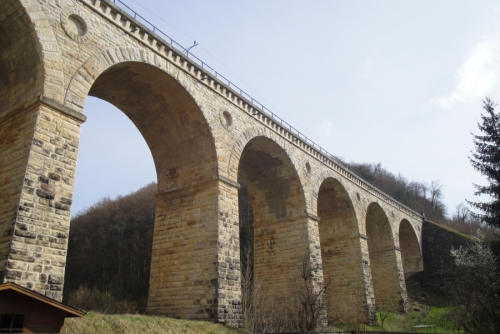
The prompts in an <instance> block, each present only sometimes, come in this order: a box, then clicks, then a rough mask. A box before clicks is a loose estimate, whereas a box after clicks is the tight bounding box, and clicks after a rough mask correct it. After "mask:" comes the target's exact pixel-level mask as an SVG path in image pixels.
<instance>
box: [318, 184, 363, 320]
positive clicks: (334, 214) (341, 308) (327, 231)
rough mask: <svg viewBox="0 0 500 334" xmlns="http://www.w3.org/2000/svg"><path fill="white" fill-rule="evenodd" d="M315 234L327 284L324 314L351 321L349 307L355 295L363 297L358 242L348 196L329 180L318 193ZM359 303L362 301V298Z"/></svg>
mask: <svg viewBox="0 0 500 334" xmlns="http://www.w3.org/2000/svg"><path fill="white" fill-rule="evenodd" d="M317 213H318V217H319V219H320V221H319V235H320V244H321V259H322V261H323V276H324V280H325V283H326V284H328V283H329V284H330V290H329V292H328V294H327V314H328V319H329V320H330V321H339V319H340V321H341V322H350V321H352V318H351V313H352V312H350V310H349V308H351V307H352V300H353V298H354V297H355V295H356V294H357V293H359V294H360V295H364V293H363V292H364V291H365V287H364V274H363V268H362V267H361V266H353V265H352V264H353V263H361V262H362V259H361V241H360V237H359V231H358V222H357V219H356V215H355V212H354V208H353V205H352V202H351V199H350V197H349V194H348V193H347V191H346V190H345V188H344V187H343V186H342V185H341V183H340V182H339V181H338V180H336V179H334V178H333V177H328V178H326V179H324V180H323V182H322V183H321V186H320V188H319V191H318V209H317ZM362 299H363V304H364V305H365V306H366V299H365V298H364V296H363V298H362Z"/></svg>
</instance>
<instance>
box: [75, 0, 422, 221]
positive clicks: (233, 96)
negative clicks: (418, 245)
mask: <svg viewBox="0 0 500 334" xmlns="http://www.w3.org/2000/svg"><path fill="white" fill-rule="evenodd" d="M79 1H80V2H82V3H84V4H85V5H87V6H88V7H90V8H91V9H92V10H94V11H95V12H96V13H98V14H99V15H101V16H102V17H104V18H106V19H107V20H108V21H110V22H111V23H112V24H114V25H116V26H117V27H119V28H120V29H122V30H123V31H124V32H125V33H126V34H128V35H130V36H131V37H132V38H134V39H136V40H137V41H138V42H140V43H141V44H143V45H144V46H145V47H147V48H149V49H150V50H152V51H153V52H155V53H156V54H158V55H160V56H161V57H163V58H165V59H166V60H168V61H169V62H170V63H172V64H173V65H174V66H176V67H178V68H179V69H181V70H182V71H184V72H186V73H187V74H189V75H191V76H192V77H194V78H195V79H197V80H199V81H200V82H201V83H203V84H204V85H205V86H206V87H207V88H209V89H211V90H213V91H214V92H216V93H217V94H219V95H221V96H223V97H224V98H225V99H226V100H228V101H229V102H231V103H232V104H234V105H236V106H237V107H238V108H240V109H241V110H243V111H245V112H246V113H247V114H249V115H251V116H253V117H254V118H255V119H256V120H257V121H259V122H260V123H261V124H263V125H264V126H266V127H267V128H269V129H270V130H272V131H273V132H275V133H277V134H278V135H279V136H280V137H282V138H284V139H285V140H287V141H288V142H289V143H290V144H291V145H293V146H295V147H296V148H298V149H300V150H302V151H304V152H306V153H307V154H308V155H309V156H312V157H313V158H315V159H316V160H318V161H320V162H321V163H323V164H324V165H326V166H328V167H329V168H330V169H332V170H333V171H335V172H337V173H338V174H340V175H342V176H343V177H345V178H346V179H347V180H348V181H350V182H352V183H354V184H356V185H357V186H358V187H360V188H362V189H363V190H365V191H367V192H369V193H370V194H372V195H373V196H375V197H377V198H379V199H381V200H383V201H384V202H385V203H387V204H389V205H390V206H392V207H394V208H396V209H398V210H399V211H401V212H404V213H405V214H407V215H408V216H410V217H412V218H414V219H416V220H420V219H421V215H420V214H418V213H417V212H415V211H414V210H412V209H410V208H409V207H407V206H406V205H404V204H402V203H400V202H398V201H396V200H394V199H393V198H391V197H390V196H389V195H387V194H385V193H384V192H383V191H381V190H379V189H377V188H376V187H375V186H373V185H371V184H370V183H369V182H367V181H365V180H363V179H362V178H360V177H359V176H357V175H356V174H355V173H353V172H352V171H350V170H349V168H347V167H345V166H344V165H343V164H342V163H340V162H339V161H338V159H336V158H335V157H334V156H333V155H331V154H329V153H328V152H327V151H325V150H324V149H322V148H321V147H319V146H318V145H316V144H315V143H313V142H312V141H311V140H309V139H308V138H307V137H305V136H303V135H302V134H301V133H300V132H298V131H296V130H295V131H294V129H293V128H292V127H291V126H290V125H289V124H287V123H286V122H284V121H283V120H281V119H279V118H278V117H277V116H276V115H274V114H273V113H272V112H271V111H269V110H266V108H265V107H264V106H263V105H261V104H260V103H258V102H257V101H255V100H254V99H253V98H252V97H251V96H249V95H247V94H246V93H244V92H243V91H242V90H241V89H239V92H238V91H236V90H235V89H234V88H232V87H231V85H232V84H231V82H230V81H229V80H227V79H225V78H224V77H223V76H221V75H220V74H218V73H217V72H216V71H215V70H213V69H212V68H210V67H209V66H208V65H206V64H205V63H203V62H202V61H201V60H199V59H198V61H200V63H201V64H198V63H197V62H196V59H193V58H190V57H188V56H187V54H188V53H189V52H187V54H186V55H184V54H183V52H182V51H181V50H179V49H178V48H176V47H175V46H174V44H177V43H176V42H175V41H174V40H172V39H170V43H169V42H168V41H167V40H166V39H165V38H162V37H161V36H160V35H159V33H157V32H156V31H158V32H160V31H159V30H157V29H156V28H155V27H153V30H151V29H150V28H148V27H147V26H146V25H145V24H143V23H142V22H140V21H139V20H138V19H136V18H134V17H133V16H132V15H130V14H129V13H127V12H126V11H125V10H123V9H121V8H120V7H118V6H117V5H115V4H114V3H112V2H111V1H110V0H79ZM162 34H163V33H162ZM165 36H166V35H165ZM166 37H167V38H169V37H168V36H166ZM177 45H178V46H179V47H180V48H182V46H180V45H179V44H177ZM186 51H187V50H186ZM211 71H212V72H213V74H212V72H211ZM221 78H224V79H225V80H227V82H228V83H225V82H224V81H222V79H221ZM233 86H234V85H233ZM245 95H246V96H245Z"/></svg>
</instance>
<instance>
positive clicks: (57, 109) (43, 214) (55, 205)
mask: <svg viewBox="0 0 500 334" xmlns="http://www.w3.org/2000/svg"><path fill="white" fill-rule="evenodd" d="M84 120H85V117H84V116H83V115H81V114H79V113H76V112H74V111H71V110H69V109H67V108H66V107H63V106H61V105H59V104H57V103H55V102H50V101H44V100H43V98H41V99H40V100H39V101H38V102H36V103H35V104H33V105H32V106H30V107H28V108H26V109H24V110H21V111H17V112H15V113H11V115H7V116H3V117H2V119H0V281H1V282H15V283H17V284H19V285H22V286H25V287H28V288H30V289H32V290H34V291H37V292H39V293H41V294H44V295H46V296H48V297H51V298H53V299H56V300H58V301H61V300H62V290H63V283H64V268H65V264H66V250H67V246H68V243H67V242H68V233H69V222H70V211H71V203H72V196H73V182H74V177H75V167H76V158H77V155H78V153H77V152H78V142H79V137H80V124H81V123H82V122H83V121H84Z"/></svg>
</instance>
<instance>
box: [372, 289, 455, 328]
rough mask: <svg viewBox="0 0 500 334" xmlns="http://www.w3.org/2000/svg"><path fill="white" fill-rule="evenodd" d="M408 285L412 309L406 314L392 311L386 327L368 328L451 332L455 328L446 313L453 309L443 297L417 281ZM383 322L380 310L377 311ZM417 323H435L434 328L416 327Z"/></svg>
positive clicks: (385, 323) (385, 324) (386, 321)
mask: <svg viewBox="0 0 500 334" xmlns="http://www.w3.org/2000/svg"><path fill="white" fill-rule="evenodd" d="M406 287H407V291H408V297H409V302H410V311H409V312H408V314H406V316H404V315H399V314H396V313H391V314H389V316H388V317H387V319H386V320H385V322H384V327H383V328H382V327H381V326H378V327H368V328H367V329H368V330H386V331H398V330H405V331H412V332H420V333H425V332H432V333H451V332H453V328H452V327H451V325H450V324H449V323H448V324H447V323H446V320H445V319H444V317H443V316H444V314H446V313H447V312H448V311H450V310H451V309H452V307H450V306H449V304H448V303H447V302H446V300H445V299H443V297H441V296H439V295H436V294H434V293H432V292H429V291H427V290H424V289H422V288H421V287H420V285H419V283H418V282H416V281H407V282H406ZM377 318H378V320H379V324H381V323H382V322H381V319H380V312H379V313H377ZM416 325H434V327H432V328H415V326H416Z"/></svg>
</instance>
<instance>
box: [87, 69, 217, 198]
mask: <svg viewBox="0 0 500 334" xmlns="http://www.w3.org/2000/svg"><path fill="white" fill-rule="evenodd" d="M89 95H91V96H95V97H98V98H101V99H103V100H106V101H108V102H110V103H111V104H113V105H115V106H116V107H117V108H119V109H120V110H122V111H123V112H124V113H125V114H126V115H127V116H128V117H129V118H130V119H131V120H132V122H133V123H134V124H135V125H136V126H137V128H138V129H139V131H140V132H141V134H142V135H143V136H144V139H145V140H146V142H147V144H148V146H149V148H150V150H151V153H152V155H153V159H154V161H155V166H156V171H157V176H158V192H164V191H171V190H174V189H178V188H183V187H186V186H190V185H193V184H196V183H200V182H204V181H207V180H212V179H214V175H216V174H217V159H216V153H215V145H214V140H213V138H212V135H211V132H210V129H209V127H208V124H207V122H206V120H205V118H204V117H203V114H202V113H201V110H200V108H199V107H198V105H197V104H196V102H195V101H194V99H193V98H192V97H191V95H189V93H188V92H187V91H186V89H185V88H184V87H182V86H181V84H180V83H178V82H177V81H176V80H175V79H174V78H172V77H171V76H170V75H169V74H167V73H165V72H164V71H162V70H160V69H158V68H156V67H154V66H151V65H148V64H143V63H139V62H124V63H119V64H117V65H113V66H111V67H110V68H108V69H107V70H106V71H104V72H103V73H102V74H101V75H100V76H99V77H98V78H97V79H96V80H95V82H94V84H93V85H92V87H91V89H90V91H89ZM110 130H112V129H110Z"/></svg>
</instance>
